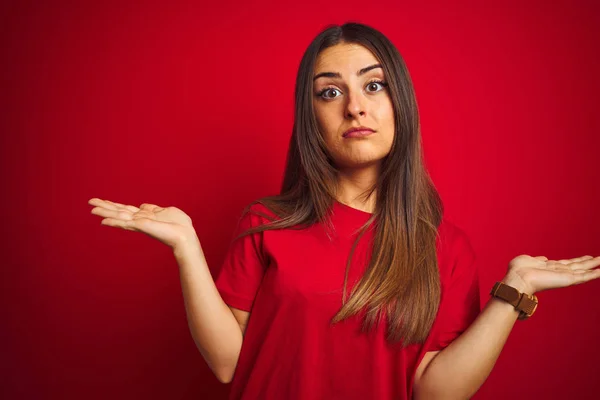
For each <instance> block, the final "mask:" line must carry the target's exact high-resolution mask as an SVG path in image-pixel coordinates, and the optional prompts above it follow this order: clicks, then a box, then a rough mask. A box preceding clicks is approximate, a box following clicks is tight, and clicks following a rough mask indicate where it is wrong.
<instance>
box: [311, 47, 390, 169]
mask: <svg viewBox="0 0 600 400" xmlns="http://www.w3.org/2000/svg"><path fill="white" fill-rule="evenodd" d="M378 64H379V61H378V60H377V58H375V56H374V55H373V53H371V51H370V50H368V49H367V48H365V47H363V46H361V45H358V44H350V43H341V44H337V45H335V46H333V47H329V48H327V49H325V50H323V51H322V52H321V53H320V54H319V56H318V57H317V62H316V65H315V73H314V77H317V78H316V79H315V80H314V83H313V107H314V110H315V115H316V118H317V122H318V125H319V128H320V130H321V133H322V134H323V138H324V140H325V143H326V145H327V148H328V150H329V152H330V154H331V156H332V158H333V160H334V163H335V165H336V167H337V168H340V169H343V168H357V167H366V166H371V165H374V164H378V163H379V162H380V161H381V159H382V158H384V157H385V156H386V155H388V154H389V152H390V149H391V147H392V142H393V139H394V110H393V107H392V101H391V98H390V95H389V92H388V89H387V81H386V77H385V76H384V74H383V69H382V68H381V67H375V68H369V67H371V66H373V65H378ZM322 73H326V74H324V75H321V74H322ZM358 126H363V127H366V128H371V129H372V130H374V131H375V132H373V133H371V134H369V135H367V136H358V137H344V133H345V132H346V130H347V129H349V128H354V127H358Z"/></svg>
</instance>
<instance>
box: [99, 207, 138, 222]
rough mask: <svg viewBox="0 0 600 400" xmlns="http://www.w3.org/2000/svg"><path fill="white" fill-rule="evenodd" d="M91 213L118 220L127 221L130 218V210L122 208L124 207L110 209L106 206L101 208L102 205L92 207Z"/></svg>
mask: <svg viewBox="0 0 600 400" xmlns="http://www.w3.org/2000/svg"><path fill="white" fill-rule="evenodd" d="M92 214H94V215H98V216H100V217H104V218H111V219H115V220H120V221H129V220H131V219H132V217H131V215H132V214H131V211H129V210H124V209H114V210H111V209H107V208H103V207H94V208H93V209H92Z"/></svg>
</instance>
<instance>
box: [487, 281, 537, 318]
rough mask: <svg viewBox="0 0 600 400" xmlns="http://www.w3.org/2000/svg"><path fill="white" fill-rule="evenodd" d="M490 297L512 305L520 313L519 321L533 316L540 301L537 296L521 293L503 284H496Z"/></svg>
mask: <svg viewBox="0 0 600 400" xmlns="http://www.w3.org/2000/svg"><path fill="white" fill-rule="evenodd" d="M490 295H492V296H494V297H498V298H500V299H502V300H504V301H506V302H508V303H510V304H512V305H513V306H514V307H515V310H518V311H519V317H518V319H521V320H523V319H527V318H529V317H530V316H532V315H533V313H534V312H535V309H536V308H537V304H538V299H537V297H536V296H535V295H533V294H531V295H530V294H527V293H521V292H519V291H518V290H517V289H516V288H514V287H512V286H509V285H506V284H505V283H502V282H496V284H495V285H494V287H493V288H492V291H491V292H490Z"/></svg>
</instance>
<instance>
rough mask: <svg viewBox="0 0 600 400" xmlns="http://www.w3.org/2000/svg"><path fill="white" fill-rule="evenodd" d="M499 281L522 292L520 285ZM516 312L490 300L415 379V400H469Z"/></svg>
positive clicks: (508, 306) (484, 378) (502, 342)
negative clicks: (464, 329)
mask: <svg viewBox="0 0 600 400" xmlns="http://www.w3.org/2000/svg"><path fill="white" fill-rule="evenodd" d="M502 282H504V283H506V284H507V285H510V286H513V287H515V288H517V289H518V290H519V291H521V292H523V291H524V288H523V286H522V285H521V284H520V282H518V281H516V280H513V279H510V278H505V279H504V280H503V281H502ZM518 316H519V312H518V311H516V310H515V309H514V307H513V306H512V305H510V304H509V303H507V302H505V301H503V300H500V299H497V298H495V297H490V299H489V300H488V302H487V304H486V305H485V307H484V308H483V310H482V311H481V313H480V314H479V315H478V316H477V318H476V319H475V321H474V322H473V323H472V324H471V325H470V326H469V328H467V330H466V331H465V332H463V334H462V335H460V336H459V337H458V338H456V339H455V340H454V341H453V342H452V343H450V345H448V347H446V348H445V349H443V350H442V351H439V352H437V355H434V356H433V358H432V359H430V361H429V364H428V365H426V366H425V368H422V367H421V366H420V368H421V369H424V371H423V372H422V375H421V376H420V377H419V378H415V386H414V399H468V398H470V397H471V396H473V395H474V394H475V392H476V391H477V390H478V389H479V387H480V386H481V385H482V384H483V382H484V381H485V380H486V379H487V377H488V375H489V374H490V372H491V371H492V368H493V367H494V364H495V363H496V360H497V359H498V356H499V355H500V351H501V350H502V348H503V347H504V344H505V343H506V340H507V339H508V335H509V333H510V331H511V330H512V328H513V325H514V323H515V321H516V320H517V317H518Z"/></svg>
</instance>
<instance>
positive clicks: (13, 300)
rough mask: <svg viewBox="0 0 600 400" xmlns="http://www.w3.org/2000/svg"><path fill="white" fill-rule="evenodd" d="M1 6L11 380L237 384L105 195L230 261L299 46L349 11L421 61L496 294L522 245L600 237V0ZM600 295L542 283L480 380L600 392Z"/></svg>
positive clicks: (429, 138)
mask: <svg viewBox="0 0 600 400" xmlns="http://www.w3.org/2000/svg"><path fill="white" fill-rule="evenodd" d="M416 3H418V5H417V4H416ZM1 7H2V8H1V9H0V15H1V20H0V32H1V46H2V47H1V48H2V60H3V61H2V63H1V69H2V71H1V74H0V79H1V85H2V89H1V93H2V95H1V101H2V103H1V109H0V124H1V125H0V129H1V131H0V132H1V135H0V137H1V139H0V140H1V143H0V144H1V149H2V150H1V157H0V163H1V168H2V169H1V171H2V186H3V188H4V193H5V194H4V195H3V196H2V198H1V204H0V206H1V207H2V211H3V213H2V215H3V219H2V224H3V225H4V229H3V232H4V234H3V236H4V237H3V240H2V245H3V247H5V248H4V251H3V258H4V260H3V263H2V264H3V265H2V274H3V277H2V280H1V282H2V287H1V289H2V290H1V294H0V296H1V297H0V300H2V303H1V304H2V323H3V324H4V327H3V328H2V330H1V332H0V334H1V335H2V336H1V338H0V339H1V340H2V341H1V343H2V347H3V348H2V349H0V352H1V354H2V356H1V357H0V360H1V367H2V371H0V372H1V373H0V379H1V380H2V382H0V383H1V388H2V393H1V396H0V397H3V398H6V399H9V398H10V399H13V398H14V399H19V398H62V399H71V398H73V399H76V398H77V399H80V398H90V399H91V398H99V399H100V398H113V399H116V398H146V399H149V398H156V399H162V398H178V399H179V398H181V399H184V398H185V399H198V398H207V399H222V398H224V396H225V395H226V393H227V390H228V386H226V385H222V384H220V383H219V382H218V381H217V380H216V378H215V377H214V376H213V375H212V373H211V372H210V370H209V369H208V367H207V366H206V364H205V362H204V360H203V358H202V356H201V355H200V353H199V352H198V351H197V349H196V347H195V345H194V342H193V340H192V338H191V336H190V334H189V331H188V326H187V321H186V316H185V310H184V306H183V299H182V295H181V288H180V282H179V275H178V270H177V265H176V263H175V260H174V257H173V255H172V253H171V252H170V250H169V249H168V248H167V247H166V246H164V245H162V244H160V243H159V242H157V241H155V240H153V239H151V238H149V237H148V236H146V235H143V234H139V233H134V232H130V231H124V230H119V229H115V228H110V227H104V226H101V225H100V220H101V218H100V217H97V216H94V215H91V214H90V210H91V208H92V207H91V206H89V205H88V204H87V201H88V199H90V198H92V197H99V198H103V199H109V200H113V201H117V202H123V203H128V204H134V205H139V204H140V203H143V202H149V203H155V204H159V205H162V206H168V205H175V206H177V207H179V208H181V209H183V210H184V211H186V212H187V213H188V214H189V215H190V216H191V217H192V218H193V221H194V225H195V227H196V229H197V231H198V235H199V237H200V240H201V243H202V246H203V248H204V251H205V253H206V257H207V260H208V263H209V265H210V267H211V270H212V271H213V273H215V272H216V271H217V270H218V268H219V264H220V263H221V261H222V259H223V257H224V254H225V250H226V248H227V245H228V243H229V240H230V239H231V234H232V230H233V228H234V225H235V222H236V220H237V217H238V216H239V213H240V211H241V209H242V207H243V206H244V205H246V204H247V203H248V202H250V201H251V200H253V199H255V198H258V197H260V196H264V195H267V194H273V193H275V192H277V190H278V188H279V185H280V181H281V178H282V175H283V168H284V161H285V154H286V149H287V145H288V140H289V137H290V135H291V128H292V117H293V91H294V80H295V75H296V71H297V68H298V64H299V61H300V58H301V56H302V53H303V52H304V50H305V48H306V46H307V45H308V44H309V42H310V41H311V40H312V39H313V37H314V36H315V35H316V34H317V33H318V32H319V31H320V30H321V29H322V28H323V27H324V26H325V25H326V24H328V23H343V22H346V21H348V20H354V21H358V22H363V23H367V24H370V25H372V26H374V27H375V28H377V29H379V30H381V31H382V32H383V33H384V34H386V35H387V36H388V37H389V38H390V39H391V40H392V41H393V42H394V43H395V44H396V46H397V47H398V48H399V50H400V52H401V53H402V55H403V56H404V58H405V60H406V62H407V64H408V67H409V70H410V72H411V74H412V77H413V80H414V84H415V87H416V92H417V97H418V102H419V107H420V111H421V116H422V134H423V141H424V146H425V153H426V161H427V165H428V167H429V169H430V171H431V174H432V176H433V178H434V181H435V183H436V185H437V187H438V188H439V190H440V193H441V195H442V197H443V199H444V201H445V205H446V210H447V216H448V218H449V219H451V220H453V221H455V222H456V223H458V224H459V225H460V226H461V227H463V229H465V230H466V231H467V233H468V234H469V236H470V237H471V240H472V242H473V244H474V246H475V248H476V251H477V253H478V260H479V267H480V271H481V272H480V273H481V287H482V303H485V301H487V294H488V293H489V289H490V288H491V286H492V285H493V283H494V282H495V281H496V280H499V279H501V278H502V277H503V274H504V272H505V269H506V266H507V264H508V262H509V261H510V260H511V259H512V258H514V257H515V256H517V255H519V254H530V255H546V256H547V257H550V258H552V259H560V258H572V257H577V256H582V255H586V254H590V255H593V256H596V255H599V254H600V241H599V240H598V233H597V232H598V230H597V228H596V227H597V226H598V224H599V223H600V214H599V213H598V212H597V208H596V206H597V205H598V204H599V202H600V190H599V186H600V179H599V175H600V174H599V172H598V171H599V169H598V165H597V162H596V160H597V158H598V152H599V144H600V140H599V139H598V132H599V127H600V116H599V113H598V93H599V92H600V78H599V74H598V72H599V71H600V68H599V67H600V66H599V56H598V38H599V37H600V35H599V30H600V29H599V28H598V27H599V26H600V13H599V12H598V8H597V7H596V6H595V5H594V4H593V2H591V1H590V2H582V1H577V2H574V1H565V0H561V1H553V2H545V1H529V2H503V3H502V4H495V5H490V4H488V3H487V2H471V3H470V4H467V3H461V4H458V3H456V2H450V1H449V2H446V3H431V2H429V3H427V4H425V3H422V2H400V1H396V2H383V1H380V2H374V3H367V2H364V1H360V2H353V1H345V2H324V1H319V2H314V3H306V2H298V3H297V4H285V5H282V4H281V3H280V2H276V1H271V2H265V1H260V2H251V4H250V2H245V1H244V2H242V1H240V2H238V3H235V4H234V3H231V2H224V1H222V2H211V3H206V4H200V3H198V2H190V3H181V2H180V3H177V4H174V3H171V4H169V5H167V3H165V2H156V3H148V2H146V3H145V5H144V6H141V5H134V4H133V3H132V4H127V3H126V2H111V3H109V2H95V4H94V5H92V4H85V5H83V4H82V2H76V1H72V2H58V1H55V2H41V1H40V2H37V3H36V2H26V1H12V2H4V3H3V5H2V6H1ZM599 290H600V282H590V283H587V284H585V285H581V286H576V287H569V288H563V289H557V290H552V291H547V292H542V293H539V295H538V297H539V301H540V306H539V308H538V311H537V313H536V315H535V316H534V317H533V318H532V319H530V320H528V321H524V322H517V324H516V325H515V328H514V329H513V331H512V333H511V335H510V337H509V340H508V342H507V344H506V346H505V348H504V350H503V352H502V354H501V356H500V358H499V360H498V362H497V364H496V366H495V368H494V370H493V371H492V374H491V375H490V377H489V378H488V380H487V381H486V383H485V384H484V385H483V387H482V388H481V390H480V391H479V393H478V394H477V395H476V397H475V398H477V399H505V398H518V399H521V398H544V399H563V398H567V397H569V398H589V397H591V396H592V393H593V392H594V389H596V388H597V387H598V384H597V366H596V362H597V360H598V359H600V348H599V346H598V345H597V344H596V340H598V339H597V338H598V337H599V335H600V323H599V322H600V311H599V309H598V307H597V304H598V300H597V296H598V291H599ZM473 357H478V355H477V354H474V355H473ZM594 397H595V396H594Z"/></svg>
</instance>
